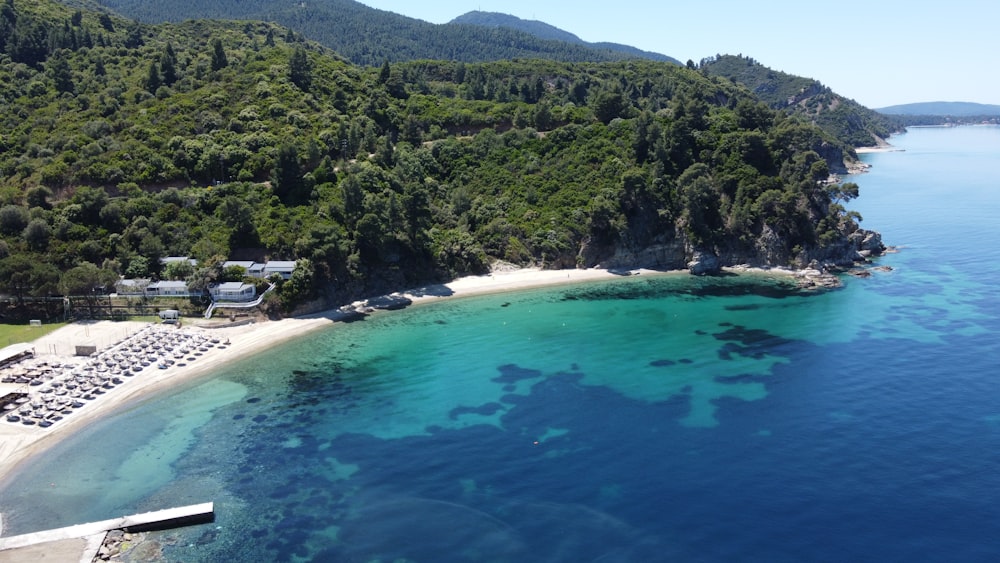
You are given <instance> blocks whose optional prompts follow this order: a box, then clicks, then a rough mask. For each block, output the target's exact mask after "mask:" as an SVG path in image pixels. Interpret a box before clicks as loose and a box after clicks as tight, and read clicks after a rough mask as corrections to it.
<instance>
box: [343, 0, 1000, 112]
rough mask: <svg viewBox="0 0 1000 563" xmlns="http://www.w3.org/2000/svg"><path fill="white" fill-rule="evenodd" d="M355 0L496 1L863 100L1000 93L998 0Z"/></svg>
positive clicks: (439, 16)
mask: <svg viewBox="0 0 1000 563" xmlns="http://www.w3.org/2000/svg"><path fill="white" fill-rule="evenodd" d="M361 1H362V3H363V4H366V5H368V6H371V7H373V8H378V9H381V10H388V11H390V12H396V13H398V14H403V15H405V16H410V17H413V18H418V19H422V20H425V21H429V22H431V23H445V22H448V21H450V20H451V19H453V18H455V17H457V16H459V15H461V14H464V13H466V12H470V11H472V10H481V11H484V12H502V13H506V14H511V15H514V16H517V17H519V18H522V19H527V20H539V21H543V22H545V23H548V24H550V25H554V26H556V27H558V28H561V29H564V30H566V31H569V32H571V33H574V34H576V35H577V36H579V37H580V38H581V39H583V40H585V41H591V42H594V41H611V42H615V43H623V44H626V45H632V46H635V47H639V48H640V49H645V50H647V51H655V52H658V53H663V54H665V55H669V56H671V57H674V58H676V59H679V60H680V61H682V62H683V61H687V60H688V59H692V60H694V61H695V62H697V61H698V60H700V59H702V58H704V57H707V56H711V55H715V54H717V53H721V54H733V55H735V54H743V55H746V56H750V57H753V58H754V59H756V60H757V61H758V62H760V63H761V64H764V65H766V66H769V67H771V68H773V69H775V70H780V71H783V72H788V73H791V74H796V75H800V76H808V77H810V78H815V79H816V80H819V81H820V82H822V83H823V84H825V85H827V86H829V87H830V88H832V89H833V90H834V91H835V92H837V93H838V94H841V95H843V96H846V97H848V98H853V99H854V100H856V101H858V102H860V103H861V104H863V105H865V106H868V107H871V108H878V107H884V106H888V105H894V104H903V103H911V102H930V101H963V102H979V103H988V104H1000V72H998V70H997V67H998V63H1000V32H998V31H997V22H1000V2H998V1H997V0H950V1H948V2H941V1H930V0H926V1H925V0H863V1H862V0H838V1H830V2H812V1H810V0H795V1H791V0H759V1H756V2H754V1H751V0H697V1H692V0H663V1H660V2H613V1H607V0H602V1H600V2H597V1H594V0H578V1H572V2H570V1H548V2H546V1H542V0H534V1H528V0H433V1H432V2H414V1H413V0H361Z"/></svg>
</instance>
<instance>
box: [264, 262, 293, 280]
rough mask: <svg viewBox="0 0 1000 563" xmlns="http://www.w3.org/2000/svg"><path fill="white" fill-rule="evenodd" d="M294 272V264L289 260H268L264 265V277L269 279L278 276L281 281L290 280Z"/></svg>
mask: <svg viewBox="0 0 1000 563" xmlns="http://www.w3.org/2000/svg"><path fill="white" fill-rule="evenodd" d="M294 271H295V262H294V261H291V260H270V261H269V262H268V263H267V264H264V277H265V278H269V277H271V275H272V274H278V275H280V276H281V278H282V279H286V280H287V279H290V278H291V277H292V272H294Z"/></svg>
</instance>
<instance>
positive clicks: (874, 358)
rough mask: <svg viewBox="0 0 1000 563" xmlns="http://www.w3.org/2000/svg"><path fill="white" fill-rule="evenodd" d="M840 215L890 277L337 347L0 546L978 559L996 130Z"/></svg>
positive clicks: (434, 322)
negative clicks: (120, 539) (853, 224)
mask: <svg viewBox="0 0 1000 563" xmlns="http://www.w3.org/2000/svg"><path fill="white" fill-rule="evenodd" d="M892 141H893V142H894V144H895V145H897V146H898V147H900V148H902V149H905V152H895V153H880V154H872V155H866V156H865V159H866V160H867V161H868V162H870V163H871V164H873V168H872V170H871V172H870V173H869V174H865V175H863V176H859V177H857V178H856V181H858V182H859V183H860V184H861V187H862V197H861V198H859V199H858V200H856V201H854V202H851V203H852V207H853V208H855V209H857V210H858V211H860V212H861V214H862V215H863V216H864V217H865V221H864V223H865V225H866V226H867V227H869V228H875V229H878V230H880V231H882V233H883V237H884V238H885V240H886V241H887V242H888V243H890V244H895V245H899V246H900V247H901V248H902V250H901V252H900V253H898V254H890V255H888V256H886V257H883V258H881V259H879V264H881V265H887V266H891V267H892V268H893V270H892V271H891V272H874V274H873V276H872V277H871V278H868V279H854V278H849V279H845V287H844V288H843V289H842V290H838V291H834V292H829V293H823V294H816V295H810V294H801V293H798V292H796V291H795V290H794V289H793V288H791V287H789V286H787V285H786V284H785V283H784V282H782V281H781V280H775V279H771V278H766V277H752V276H739V277H725V278H709V279H706V278H691V277H688V276H677V275H654V276H646V275H642V276H635V277H628V278H622V279H620V280H616V281H613V282H608V283H591V284H585V285H578V286H565V287H559V288H554V289H544V290H532V291H524V292H518V293H511V294H506V295H496V296H487V297H477V298H467V299H452V300H446V301H442V302H440V303H436V304H432V305H426V306H420V307H413V308H410V309H407V310H404V311H398V312H392V313H386V314H380V315H376V316H373V317H369V318H368V319H367V320H365V321H362V322H356V323H352V324H349V325H339V326H336V327H333V328H331V329H330V330H326V331H324V332H321V333H317V334H314V335H310V336H308V337H305V338H302V339H300V340H297V341H295V342H293V343H291V344H288V345H285V346H282V347H281V348H278V349H275V350H271V351H268V352H266V353H263V354H260V355H258V356H255V357H252V358H247V359H246V360H245V361H243V362H241V363H240V364H238V365H233V366H230V367H229V368H227V369H226V370H225V371H221V372H219V373H218V374H215V375H214V376H213V377H211V378H207V379H203V380H201V381H198V382H194V383H192V384H190V385H187V386H186V387H185V388H183V389H177V390H176V391H175V392H173V393H171V394H169V395H167V396H163V397H159V398H157V399H156V400H155V401H151V402H148V403H145V404H143V405H140V406H138V407H136V408H134V409H133V410H131V411H129V412H126V413H122V414H121V415H120V416H117V417H115V418H111V419H108V420H106V421H103V422H101V423H99V424H96V425H94V426H92V427H90V428H89V429H87V430H86V431H85V432H82V433H81V435H80V436H79V437H75V438H73V439H71V440H69V441H66V442H64V443H62V444H60V445H58V446H57V447H55V448H54V449H53V450H51V451H50V452H47V453H46V454H45V455H44V456H43V457H42V458H40V459H39V460H37V461H36V462H35V463H34V464H33V465H32V467H31V469H30V471H26V472H24V473H22V474H20V475H16V476H13V477H12V478H11V479H8V480H7V482H6V484H5V486H4V488H3V489H2V490H0V507H3V508H2V509H3V511H4V513H5V520H6V524H7V525H8V527H9V528H10V530H9V531H8V533H19V532H25V531H30V530H34V529H39V528H43V527H51V526H57V525H68V524H72V523H78V522H81V521H88V520H94V519H102V518H108V517H113V516H117V515H120V514H122V513H131V512H141V511H145V510H153V509H158V508H162V507H164V506H174V505H181V504H188V503H196V502H203V501H207V500H213V501H215V502H216V510H217V513H218V518H217V521H216V522H215V523H214V524H211V525H205V526H197V527H192V528H187V529H184V530H178V531H170V532H163V533H160V534H158V536H157V538H158V540H159V541H160V542H161V543H162V545H163V551H164V557H165V559H166V560H169V561H219V560H231V561H306V560H319V561H376V560H378V561H394V560H406V561H491V562H492V561H496V562H500V561H511V562H513V561H518V562H520V561H546V562H548V561H602V562H604V561H733V560H740V561H887V560H889V561H900V560H906V561H942V560H947V561H993V560H996V559H997V557H998V556H1000V544H998V543H997V542H996V540H995V537H996V525H997V522H1000V502H998V501H1000V447H998V446H1000V393H998V390H1000V389H998V381H997V376H998V375H1000V369H998V364H997V357H998V356H997V353H998V352H1000V350H998V338H997V334H998V332H1000V314H998V307H997V305H996V303H997V298H998V296H1000V290H998V289H997V286H996V283H995V281H994V280H995V279H996V275H997V273H998V272H997V270H998V263H1000V262H998V258H1000V257H998V256H997V255H998V250H997V249H996V246H995V243H996V241H997V240H998V236H997V235H998V234H1000V231H998V227H997V226H996V221H994V217H997V216H998V215H1000V192H998V185H997V181H996V171H997V170H1000V129H997V128H991V127H975V128H973V127H968V128H953V129H913V130H911V131H910V132H908V133H906V134H905V135H900V136H898V137H894V138H893V139H892Z"/></svg>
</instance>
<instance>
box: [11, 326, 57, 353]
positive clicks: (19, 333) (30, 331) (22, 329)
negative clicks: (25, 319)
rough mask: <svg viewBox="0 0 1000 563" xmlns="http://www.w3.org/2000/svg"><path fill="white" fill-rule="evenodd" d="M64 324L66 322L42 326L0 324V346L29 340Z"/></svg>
mask: <svg viewBox="0 0 1000 563" xmlns="http://www.w3.org/2000/svg"><path fill="white" fill-rule="evenodd" d="M64 326H66V323H45V324H42V326H29V325H26V324H17V325H11V324H0V348H2V347H4V346H10V345H11V344H18V343H20V342H31V341H32V340H34V339H36V338H39V337H42V336H45V335H46V334H48V333H50V332H52V331H54V330H56V329H58V328H62V327H64Z"/></svg>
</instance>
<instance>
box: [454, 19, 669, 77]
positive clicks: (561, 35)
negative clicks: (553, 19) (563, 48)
mask: <svg viewBox="0 0 1000 563" xmlns="http://www.w3.org/2000/svg"><path fill="white" fill-rule="evenodd" d="M450 23H453V24H466V25H478V26H482V27H506V28H509V29H516V30H518V31H523V32H525V33H530V34H531V35H534V36H535V37H538V38H539V39H547V40H551V41H565V42H566V43H574V44H577V45H584V46H587V47H591V48H594V49H607V50H609V51H616V52H620V53H623V54H625V55H628V56H631V57H637V58H642V59H649V60H652V61H661V62H669V63H674V64H678V65H679V64H681V62H680V61H678V60H677V59H675V58H673V57H668V56H667V55H663V54H660V53H653V52H651V51H643V50H642V49H637V48H635V47H631V46H629V45H622V44H620V43H607V42H600V43H588V42H587V41H584V40H583V39H580V38H579V37H577V36H576V35H574V34H572V33H570V32H568V31H565V30H562V29H559V28H558V27H555V26H553V25H549V24H547V23H545V22H540V21H537V20H523V19H521V18H519V17H517V16H512V15H509V14H502V13H499V12H480V11H478V10H474V11H472V12H468V13H466V14H462V15H461V16H458V17H457V18H455V19H453V20H451V22H450Z"/></svg>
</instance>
